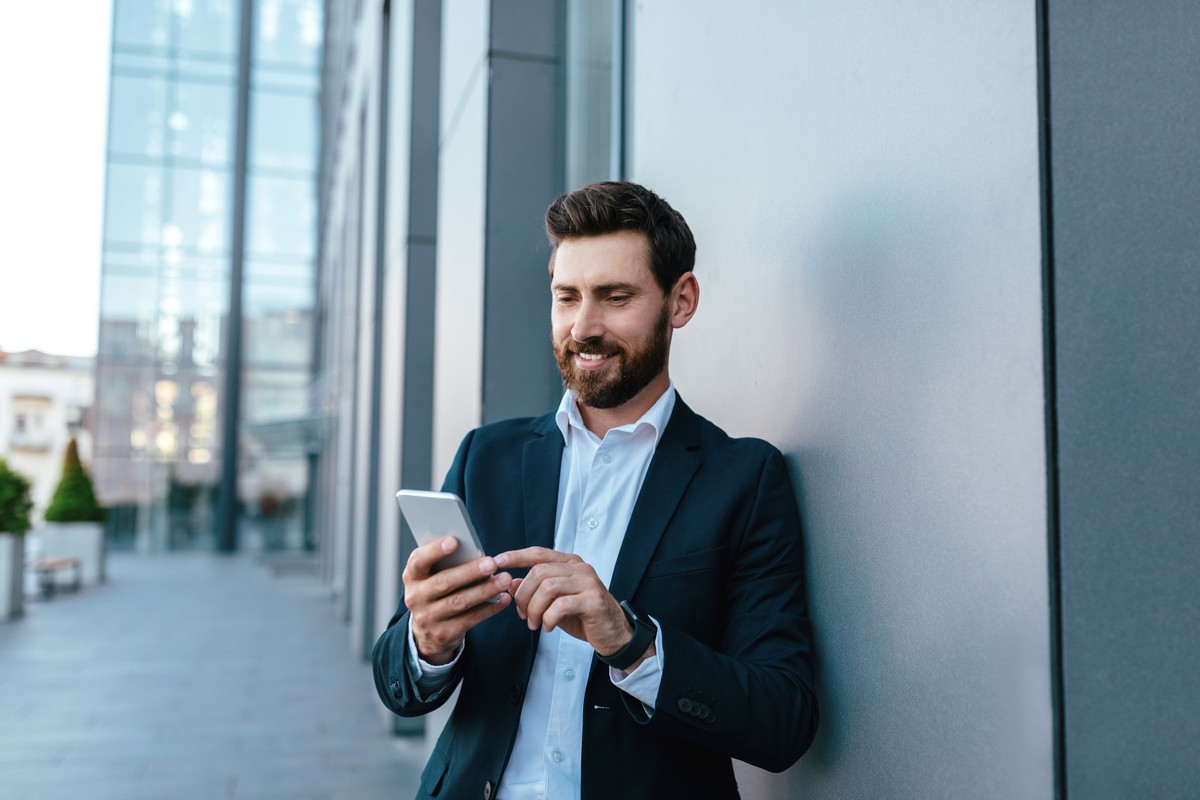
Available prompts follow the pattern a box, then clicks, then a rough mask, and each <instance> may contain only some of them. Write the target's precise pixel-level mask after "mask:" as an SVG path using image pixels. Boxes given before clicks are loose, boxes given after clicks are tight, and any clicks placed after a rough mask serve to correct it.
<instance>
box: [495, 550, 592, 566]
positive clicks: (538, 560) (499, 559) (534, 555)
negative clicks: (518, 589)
mask: <svg viewBox="0 0 1200 800" xmlns="http://www.w3.org/2000/svg"><path fill="white" fill-rule="evenodd" d="M577 558H578V556H576V555H575V554H573V553H562V552H559V551H558V550H551V549H549V548H547V547H525V548H523V549H521V550H508V551H506V552H504V553H501V554H499V555H498V556H496V558H495V561H496V565H497V566H500V567H504V568H506V569H511V568H517V569H520V568H522V567H532V566H536V565H537V564H565V563H567V562H568V561H574V560H576V559H577Z"/></svg>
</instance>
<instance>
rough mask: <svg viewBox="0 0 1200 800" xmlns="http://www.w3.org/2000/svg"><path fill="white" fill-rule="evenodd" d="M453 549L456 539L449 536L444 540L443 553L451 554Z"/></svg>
mask: <svg viewBox="0 0 1200 800" xmlns="http://www.w3.org/2000/svg"><path fill="white" fill-rule="evenodd" d="M453 549H454V537H453V536H447V537H446V538H445V539H442V552H443V553H449V552H450V551H451V550H453Z"/></svg>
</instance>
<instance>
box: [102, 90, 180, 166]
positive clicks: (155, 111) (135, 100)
mask: <svg viewBox="0 0 1200 800" xmlns="http://www.w3.org/2000/svg"><path fill="white" fill-rule="evenodd" d="M166 95H167V86H166V83H165V81H164V80H162V79H157V78H141V77H132V76H129V75H114V76H113V79H112V98H111V102H112V113H111V114H110V115H109V119H110V120H111V127H110V129H109V132H108V149H109V151H110V152H113V153H119V154H122V155H132V156H146V157H149V158H158V157H161V156H162V154H163V135H164V131H165V130H166Z"/></svg>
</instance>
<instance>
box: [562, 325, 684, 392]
mask: <svg viewBox="0 0 1200 800" xmlns="http://www.w3.org/2000/svg"><path fill="white" fill-rule="evenodd" d="M669 323H670V311H669V309H668V308H667V304H666V303H664V304H663V309H662V313H661V314H659V316H658V321H657V322H656V324H655V325H654V329H653V330H652V331H651V332H650V335H649V336H648V337H647V338H646V339H645V340H644V341H643V342H642V344H641V345H640V346H639V347H638V348H637V349H636V350H626V349H625V348H623V347H619V346H618V345H615V344H610V343H609V342H606V341H605V340H604V339H603V338H602V337H595V338H592V339H585V340H584V341H582V342H576V341H574V340H573V339H571V338H570V337H569V336H568V337H567V339H566V340H565V341H563V342H562V343H558V342H555V343H554V358H555V360H557V361H558V371H559V373H560V374H561V375H562V380H563V385H564V386H565V387H567V388H568V389H570V390H571V392H572V393H573V394H574V395H575V401H576V402H577V403H581V404H582V405H585V406H588V407H589V408H616V407H617V406H619V405H621V404H623V403H627V402H629V401H630V400H632V399H633V397H634V396H635V395H636V394H637V393H638V392H640V391H641V390H642V389H644V388H646V385H647V384H649V383H650V381H652V380H654V379H655V378H656V377H657V376H658V374H659V373H661V372H662V371H663V370H664V369H665V368H666V366H667V355H668V354H669V353H670V350H671V337H670V333H669V332H670V324H669ZM576 353H583V354H584V355H605V356H613V357H614V363H612V364H609V365H608V366H607V367H605V368H603V369H597V370H587V369H580V368H579V367H578V366H576V364H575V354H576Z"/></svg>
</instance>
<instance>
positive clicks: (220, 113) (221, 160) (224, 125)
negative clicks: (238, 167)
mask: <svg viewBox="0 0 1200 800" xmlns="http://www.w3.org/2000/svg"><path fill="white" fill-rule="evenodd" d="M233 102H234V93H233V89H232V88H230V87H227V86H214V85H212V84H206V83H187V82H180V83H178V84H177V85H176V87H175V107H174V109H172V111H171V116H170V117H169V118H168V119H167V124H168V125H169V126H170V128H171V154H172V155H175V156H180V157H183V158H194V159H197V160H199V161H203V162H204V163H205V164H214V165H218V166H225V165H227V164H229V163H230V160H231V159H230V139H231V138H232V136H233V125H232V123H231V118H232V116H233Z"/></svg>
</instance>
